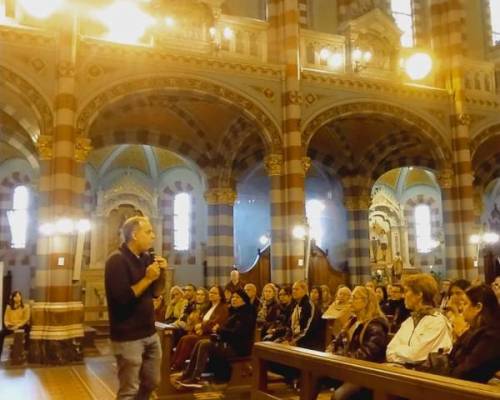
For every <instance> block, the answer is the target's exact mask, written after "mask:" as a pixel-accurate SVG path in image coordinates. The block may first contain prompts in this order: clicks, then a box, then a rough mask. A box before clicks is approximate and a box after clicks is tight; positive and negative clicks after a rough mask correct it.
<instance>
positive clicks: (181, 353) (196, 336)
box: [170, 286, 229, 371]
mask: <svg viewBox="0 0 500 400" xmlns="http://www.w3.org/2000/svg"><path fill="white" fill-rule="evenodd" d="M198 290H200V289H198ZM208 298H209V301H210V308H209V309H208V310H207V311H206V312H201V310H200V312H201V313H199V316H201V319H200V320H199V321H197V322H196V323H194V324H193V322H194V321H190V324H191V325H192V330H190V331H189V332H188V334H187V335H184V336H182V337H181V338H180V340H179V343H177V346H176V348H175V353H174V356H173V361H172V365H171V368H170V369H171V370H172V371H178V370H181V369H182V368H183V367H184V363H185V361H186V360H187V359H188V358H189V356H190V355H191V351H192V350H193V347H194V346H195V344H196V343H197V342H198V341H200V340H201V339H203V338H208V335H209V334H211V333H213V331H212V329H213V327H214V326H216V325H222V324H223V323H224V322H225V321H226V319H227V317H228V315H229V311H228V309H227V305H226V299H225V297H224V292H223V290H222V288H221V287H220V286H212V287H211V288H210V289H209V291H208ZM193 318H194V316H193Z"/></svg>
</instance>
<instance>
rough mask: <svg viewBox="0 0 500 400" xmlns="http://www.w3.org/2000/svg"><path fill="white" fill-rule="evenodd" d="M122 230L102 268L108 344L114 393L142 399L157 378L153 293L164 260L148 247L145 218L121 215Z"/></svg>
mask: <svg viewBox="0 0 500 400" xmlns="http://www.w3.org/2000/svg"><path fill="white" fill-rule="evenodd" d="M122 234H123V238H124V243H123V244H122V245H121V246H120V247H119V249H118V250H117V251H115V252H114V253H113V254H111V256H110V257H109V258H108V260H107V261H106V268H105V285H106V298H107V301H108V314H109V323H110V334H111V345H112V349H113V353H114V355H115V357H116V362H117V367H118V380H119V388H118V393H117V399H119V400H122V399H137V400H143V399H144V400H147V399H149V397H150V395H151V393H152V392H153V390H154V389H155V388H156V387H157V386H158V385H159V383H160V379H161V377H160V364H161V346H160V341H159V338H158V335H157V333H156V330H155V317H154V308H153V298H154V297H158V296H159V295H160V294H161V293H162V291H163V290H164V286H165V272H164V271H165V269H166V267H167V261H166V260H165V259H164V258H163V257H160V256H155V255H153V254H150V253H148V249H150V248H151V247H152V245H153V242H154V239H155V234H154V232H153V227H152V226H151V223H150V222H149V220H148V219H147V218H145V217H139V216H135V217H132V218H129V219H127V220H126V221H125V223H124V224H123V227H122Z"/></svg>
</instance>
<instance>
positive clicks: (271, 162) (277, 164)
mask: <svg viewBox="0 0 500 400" xmlns="http://www.w3.org/2000/svg"><path fill="white" fill-rule="evenodd" d="M264 166H265V168H266V171H267V175H269V176H279V175H281V173H282V170H283V155H282V154H269V155H268V156H267V157H266V158H265V159H264Z"/></svg>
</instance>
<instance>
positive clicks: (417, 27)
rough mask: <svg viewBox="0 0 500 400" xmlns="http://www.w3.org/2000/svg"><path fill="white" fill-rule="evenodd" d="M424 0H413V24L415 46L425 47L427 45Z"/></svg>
mask: <svg viewBox="0 0 500 400" xmlns="http://www.w3.org/2000/svg"><path fill="white" fill-rule="evenodd" d="M425 9H426V0H413V1H412V11H413V26H414V32H415V46H416V47H426V46H428V45H429V42H430V40H429V35H428V29H427V18H426V14H425Z"/></svg>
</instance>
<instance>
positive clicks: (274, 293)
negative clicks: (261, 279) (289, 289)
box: [257, 283, 280, 337]
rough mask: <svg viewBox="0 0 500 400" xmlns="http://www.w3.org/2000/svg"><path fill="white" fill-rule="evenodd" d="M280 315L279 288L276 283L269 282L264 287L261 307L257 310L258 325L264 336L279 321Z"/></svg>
mask: <svg viewBox="0 0 500 400" xmlns="http://www.w3.org/2000/svg"><path fill="white" fill-rule="evenodd" d="M279 315H280V306H279V303H278V288H277V287H276V286H275V285H274V283H268V284H266V285H264V287H263V288H262V298H261V300H260V308H259V311H258V312H257V326H258V327H260V328H261V336H262V337H264V336H266V334H267V330H268V329H269V327H270V326H271V325H272V324H274V323H275V322H276V321H277V319H278V317H279Z"/></svg>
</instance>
